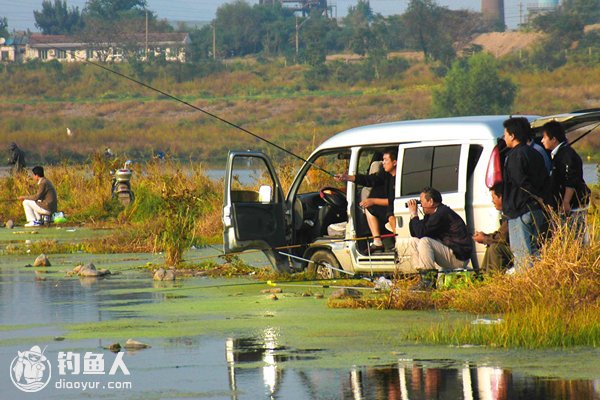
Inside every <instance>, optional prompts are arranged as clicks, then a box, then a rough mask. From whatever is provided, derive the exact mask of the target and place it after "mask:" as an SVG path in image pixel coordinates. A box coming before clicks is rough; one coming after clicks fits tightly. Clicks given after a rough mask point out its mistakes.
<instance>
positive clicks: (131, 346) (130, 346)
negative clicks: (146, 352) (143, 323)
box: [123, 339, 150, 350]
mask: <svg viewBox="0 0 600 400" xmlns="http://www.w3.org/2000/svg"><path fill="white" fill-rule="evenodd" d="M123 347H125V348H126V349H127V350H138V349H147V348H149V347H150V345H149V344H146V343H142V342H138V341H137V340H133V339H127V341H126V342H125V345H123Z"/></svg>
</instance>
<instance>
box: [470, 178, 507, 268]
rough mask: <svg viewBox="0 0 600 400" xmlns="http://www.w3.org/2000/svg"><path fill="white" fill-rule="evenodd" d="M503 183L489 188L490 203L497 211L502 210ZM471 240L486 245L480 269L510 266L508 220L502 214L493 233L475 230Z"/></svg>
mask: <svg viewBox="0 0 600 400" xmlns="http://www.w3.org/2000/svg"><path fill="white" fill-rule="evenodd" d="M503 191H504V185H503V184H502V183H497V184H495V185H494V186H493V187H492V188H491V189H490V193H491V194H492V203H494V207H495V208H496V210H498V211H500V212H501V211H502V192H503ZM473 240H474V241H476V242H477V243H481V244H485V245H486V246H487V248H486V250H485V255H484V256H483V262H482V264H481V269H482V270H483V272H491V271H501V270H505V269H507V268H509V267H511V266H512V263H513V254H512V252H511V251H510V244H509V243H510V242H509V236H508V220H507V219H506V217H505V216H504V215H503V216H502V217H501V219H500V228H499V229H498V230H497V231H496V232H493V233H483V232H475V234H474V235H473Z"/></svg>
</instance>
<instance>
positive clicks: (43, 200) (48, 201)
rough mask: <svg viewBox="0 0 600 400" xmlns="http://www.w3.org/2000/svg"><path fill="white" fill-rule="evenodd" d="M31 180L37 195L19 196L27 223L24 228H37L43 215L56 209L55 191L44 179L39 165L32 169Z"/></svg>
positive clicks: (42, 169)
mask: <svg viewBox="0 0 600 400" xmlns="http://www.w3.org/2000/svg"><path fill="white" fill-rule="evenodd" d="M31 171H32V172H33V179H34V180H35V181H36V183H37V185H38V190H37V193H36V194H34V195H30V196H19V197H18V199H19V200H22V201H23V209H24V210H25V217H26V219H27V223H26V224H25V226H27V227H31V226H39V225H42V224H43V220H42V216H43V215H52V214H53V213H55V212H56V210H57V207H58V199H57V196H56V190H55V189H54V186H53V185H52V182H50V181H49V180H48V179H47V178H45V177H44V168H42V167H40V166H39V165H38V166H36V167H33V169H32V170H31Z"/></svg>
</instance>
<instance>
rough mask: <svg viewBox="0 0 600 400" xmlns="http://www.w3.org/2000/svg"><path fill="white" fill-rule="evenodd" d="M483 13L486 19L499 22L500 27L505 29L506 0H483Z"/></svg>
mask: <svg viewBox="0 0 600 400" xmlns="http://www.w3.org/2000/svg"><path fill="white" fill-rule="evenodd" d="M481 13H482V14H483V18H484V19H485V20H487V21H490V22H497V26H498V28H501V30H504V27H505V26H506V24H505V22H504V0H481Z"/></svg>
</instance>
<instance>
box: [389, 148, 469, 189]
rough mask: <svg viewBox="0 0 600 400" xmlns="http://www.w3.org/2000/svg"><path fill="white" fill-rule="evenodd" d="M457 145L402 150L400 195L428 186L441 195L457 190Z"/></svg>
mask: <svg viewBox="0 0 600 400" xmlns="http://www.w3.org/2000/svg"><path fill="white" fill-rule="evenodd" d="M459 161H460V145H452V146H429V147H415V148H408V149H406V150H404V160H403V162H402V181H401V184H402V187H401V190H400V195H401V196H410V195H414V194H419V193H421V189H423V188H424V187H426V186H431V187H434V188H436V189H437V190H439V191H440V192H441V193H448V192H456V191H457V190H458V167H459Z"/></svg>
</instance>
